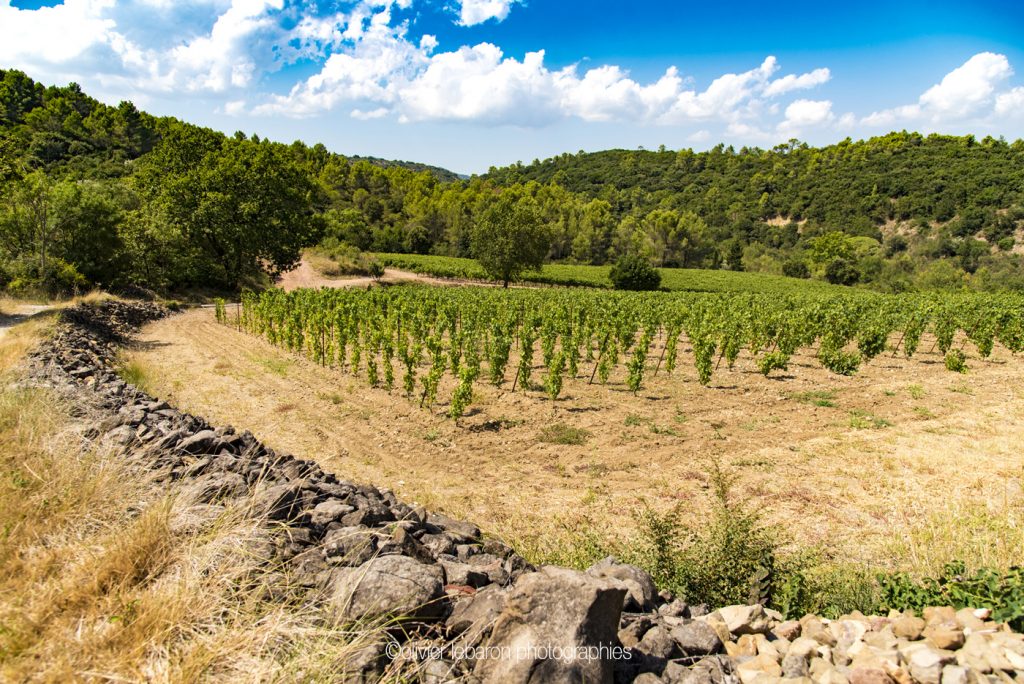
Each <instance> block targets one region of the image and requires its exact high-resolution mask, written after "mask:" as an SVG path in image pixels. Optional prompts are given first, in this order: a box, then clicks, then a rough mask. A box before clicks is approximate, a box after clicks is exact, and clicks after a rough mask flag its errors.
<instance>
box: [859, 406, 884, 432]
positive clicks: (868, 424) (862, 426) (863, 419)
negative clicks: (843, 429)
mask: <svg viewBox="0 0 1024 684" xmlns="http://www.w3.org/2000/svg"><path fill="white" fill-rule="evenodd" d="M850 427H852V428H854V429H856V430H868V429H872V430H878V429H881V428H887V427H892V423H890V422H889V421H887V420H886V419H885V418H879V417H878V416H876V415H873V414H871V413H868V412H867V411H865V410H863V409H854V410H853V411H850Z"/></svg>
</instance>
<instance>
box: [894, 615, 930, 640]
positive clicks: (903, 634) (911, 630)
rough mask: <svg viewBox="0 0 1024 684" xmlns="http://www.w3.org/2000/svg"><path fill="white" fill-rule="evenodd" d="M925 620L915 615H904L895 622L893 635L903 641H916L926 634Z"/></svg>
mask: <svg viewBox="0 0 1024 684" xmlns="http://www.w3.org/2000/svg"><path fill="white" fill-rule="evenodd" d="M924 625H925V623H924V620H922V619H921V618H919V617H914V616H913V615H904V616H902V617H899V618H897V619H895V620H893V623H892V633H893V634H895V635H896V636H897V637H899V638H901V639H907V640H908V641H916V640H918V639H920V638H921V633H922V632H924Z"/></svg>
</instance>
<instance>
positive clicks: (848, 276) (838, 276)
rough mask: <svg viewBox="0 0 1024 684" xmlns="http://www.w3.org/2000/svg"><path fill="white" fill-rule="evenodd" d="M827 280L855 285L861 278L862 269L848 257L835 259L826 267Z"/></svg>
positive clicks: (839, 283)
mask: <svg viewBox="0 0 1024 684" xmlns="http://www.w3.org/2000/svg"><path fill="white" fill-rule="evenodd" d="M825 280H827V281H828V282H830V283H832V284H833V285H855V284H856V283H857V281H858V280H860V271H858V270H857V265H856V264H855V263H853V262H852V261H849V260H848V259H833V260H832V261H830V262H829V264H828V266H826V267H825Z"/></svg>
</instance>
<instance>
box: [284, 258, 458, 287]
mask: <svg viewBox="0 0 1024 684" xmlns="http://www.w3.org/2000/svg"><path fill="white" fill-rule="evenodd" d="M380 282H381V283H385V284H388V285H396V284H398V283H420V284H428V285H452V284H461V283H459V282H458V281H453V280H447V279H444V278H432V277H430V276H425V275H421V274H419V273H413V272H412V271H402V270H400V269H397V268H386V269H384V275H383V276H382V277H381V279H380ZM376 284H377V283H376V282H375V281H374V280H373V278H370V277H364V276H353V277H348V278H331V277H328V276H325V275H324V274H323V273H320V272H319V271H317V270H316V268H314V266H313V263H312V261H311V260H310V259H309V258H308V257H303V258H302V260H301V261H300V262H299V265H298V266H296V267H295V268H293V269H292V270H290V271H287V272H285V273H282V274H281V277H280V278H278V281H277V286H278V287H280V288H281V289H282V290H284V291H285V292H291V291H292V290H298V289H300V288H304V287H315V288H320V287H363V288H365V287H370V286H373V285H376ZM465 284H470V283H469V281H466V283H465ZM474 284H475V283H474Z"/></svg>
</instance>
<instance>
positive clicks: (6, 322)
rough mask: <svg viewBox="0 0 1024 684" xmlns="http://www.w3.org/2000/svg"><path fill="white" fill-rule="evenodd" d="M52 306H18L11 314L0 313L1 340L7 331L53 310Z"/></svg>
mask: <svg viewBox="0 0 1024 684" xmlns="http://www.w3.org/2000/svg"><path fill="white" fill-rule="evenodd" d="M53 308H54V307H53V305H51V304H18V305H16V306H15V307H14V311H13V312H11V313H6V314H4V313H0V339H3V338H4V335H6V334H7V331H8V330H10V329H11V328H13V327H14V326H16V325H17V324H18V323H21V322H22V321H25V320H28V319H29V318H32V317H33V316H35V315H37V314H40V313H43V312H44V311H50V310H51V309H53Z"/></svg>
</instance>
